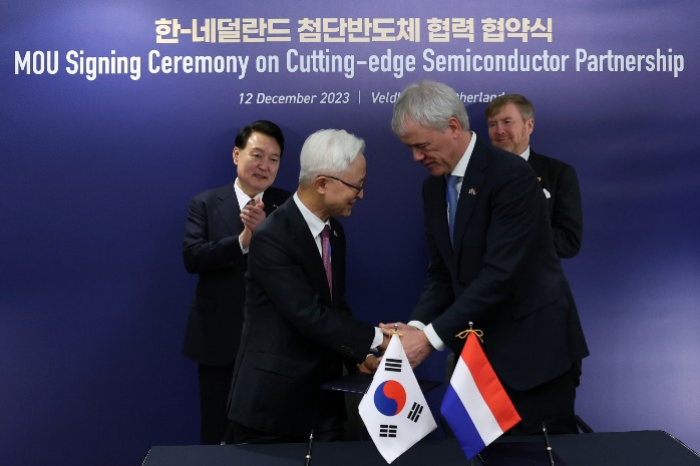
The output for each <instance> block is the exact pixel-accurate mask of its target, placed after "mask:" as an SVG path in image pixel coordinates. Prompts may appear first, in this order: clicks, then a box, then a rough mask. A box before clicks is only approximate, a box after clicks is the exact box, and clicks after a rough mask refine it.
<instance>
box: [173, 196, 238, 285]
mask: <svg viewBox="0 0 700 466" xmlns="http://www.w3.org/2000/svg"><path fill="white" fill-rule="evenodd" d="M214 215H218V214H216V213H214V212H212V211H211V210H210V209H208V206H207V203H206V201H205V200H204V199H202V198H201V197H199V196H198V197H195V198H193V199H192V200H191V201H190V204H189V211H188V214H187V220H186V221H185V234H184V238H183V241H182V258H183V261H184V263H185V269H187V271H188V272H189V273H197V274H201V273H210V272H218V271H222V270H225V269H227V268H230V267H233V266H235V265H239V264H243V262H244V255H243V252H242V251H241V246H240V243H239V241H238V234H234V235H227V236H220V237H217V235H215V234H214V229H215V228H214V225H213V222H215V221H216V218H212V217H214Z"/></svg>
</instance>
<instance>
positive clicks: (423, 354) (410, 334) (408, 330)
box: [358, 322, 435, 374]
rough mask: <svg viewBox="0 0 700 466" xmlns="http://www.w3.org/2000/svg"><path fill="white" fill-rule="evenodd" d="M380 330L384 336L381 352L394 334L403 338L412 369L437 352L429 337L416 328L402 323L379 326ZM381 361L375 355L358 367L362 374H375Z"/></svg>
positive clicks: (371, 355) (380, 347) (402, 341)
mask: <svg viewBox="0 0 700 466" xmlns="http://www.w3.org/2000/svg"><path fill="white" fill-rule="evenodd" d="M379 328H380V329H381V330H382V333H383V334H384V339H383V341H382V344H381V345H380V346H379V351H380V352H382V353H383V352H384V351H385V350H386V347H387V346H388V345H389V340H391V336H392V335H394V334H398V335H399V337H400V338H401V345H402V346H403V349H404V352H405V353H406V357H407V358H408V362H409V363H411V367H412V368H414V369H415V367H416V366H418V365H419V364H420V363H422V362H423V361H425V359H426V358H427V357H428V356H430V353H432V352H433V351H435V348H433V346H432V345H431V344H430V341H429V340H428V337H426V335H425V333H424V332H423V330H422V329H420V328H418V327H414V326H412V325H408V324H404V323H402V322H396V323H393V324H383V323H380V324H379ZM380 361H381V355H380V356H379V357H377V356H375V355H374V354H370V355H368V356H367V357H366V358H365V360H364V361H363V362H362V364H360V365H359V366H358V369H359V371H360V372H364V373H366V374H374V373H375V372H376V371H377V368H378V367H379V362H380Z"/></svg>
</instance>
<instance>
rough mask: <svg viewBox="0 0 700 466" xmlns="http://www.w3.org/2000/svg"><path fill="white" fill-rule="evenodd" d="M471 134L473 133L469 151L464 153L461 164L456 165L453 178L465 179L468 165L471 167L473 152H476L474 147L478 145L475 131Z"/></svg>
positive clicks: (460, 160) (468, 147)
mask: <svg viewBox="0 0 700 466" xmlns="http://www.w3.org/2000/svg"><path fill="white" fill-rule="evenodd" d="M470 133H472V138H471V141H469V145H468V146H467V150H466V151H464V155H462V158H461V159H459V162H457V165H455V168H454V169H453V170H452V173H451V175H452V176H459V177H462V178H464V174H465V173H466V172H467V165H469V159H471V157H472V152H474V146H475V145H476V133H475V132H474V131H470Z"/></svg>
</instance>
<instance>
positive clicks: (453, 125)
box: [447, 117, 463, 134]
mask: <svg viewBox="0 0 700 466" xmlns="http://www.w3.org/2000/svg"><path fill="white" fill-rule="evenodd" d="M447 127H448V128H450V129H451V130H452V134H460V133H461V132H462V129H463V128H462V124H461V123H460V122H459V120H457V118H455V117H450V119H449V120H447Z"/></svg>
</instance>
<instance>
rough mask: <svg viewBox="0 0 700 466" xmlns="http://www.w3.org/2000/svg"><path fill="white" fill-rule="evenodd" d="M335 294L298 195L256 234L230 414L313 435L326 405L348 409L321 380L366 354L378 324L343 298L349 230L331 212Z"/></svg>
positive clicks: (277, 430) (263, 426) (257, 425)
mask: <svg viewBox="0 0 700 466" xmlns="http://www.w3.org/2000/svg"><path fill="white" fill-rule="evenodd" d="M331 229H332V233H331V251H332V253H331V258H332V264H333V299H332V300H331V296H330V291H329V287H328V281H327V279H326V275H325V271H324V268H323V261H322V259H321V255H320V254H319V251H318V248H317V246H316V242H315V241H314V238H313V237H312V235H311V232H310V230H309V227H308V225H307V224H306V221H305V220H304V218H303V216H302V214H301V212H300V211H299V208H298V207H297V205H296V204H295V202H294V200H293V199H290V200H289V202H287V203H286V204H284V205H283V206H282V207H280V208H279V209H277V211H275V212H274V213H273V214H272V215H271V216H270V217H269V218H268V219H267V220H266V221H265V223H263V224H262V225H261V226H259V227H258V229H257V230H256V231H255V235H253V240H252V241H251V245H250V252H249V258H248V287H247V302H246V306H245V321H244V324H243V336H242V341H241V348H240V350H239V352H238V358H237V360H236V364H235V369H234V376H233V386H232V388H231V400H230V408H229V418H231V419H232V420H234V421H235V422H238V423H239V424H243V425H244V426H247V427H249V428H253V429H257V430H261V431H264V432H268V433H274V434H279V435H298V436H304V435H308V433H309V430H310V428H311V427H312V425H313V424H314V423H315V422H316V421H317V417H318V413H319V411H320V409H321V405H322V404H325V407H326V409H328V408H329V407H332V410H333V411H334V413H335V414H336V415H338V416H340V417H341V418H343V417H344V413H345V405H344V400H343V395H342V394H341V393H340V392H332V391H328V390H321V384H323V383H324V382H327V381H329V380H332V379H334V378H336V377H339V376H340V375H341V374H342V364H343V360H351V361H352V362H353V365H354V364H356V363H359V362H361V361H363V360H364V359H365V356H366V355H367V352H368V350H369V348H370V346H371V344H372V340H373V339H374V327H372V326H371V325H369V324H365V323H362V322H358V321H355V320H353V318H352V316H351V314H350V308H349V306H348V304H347V302H346V300H345V235H344V233H343V228H342V227H341V225H340V223H339V222H337V221H336V220H335V219H331Z"/></svg>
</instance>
